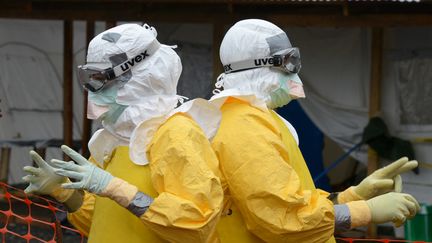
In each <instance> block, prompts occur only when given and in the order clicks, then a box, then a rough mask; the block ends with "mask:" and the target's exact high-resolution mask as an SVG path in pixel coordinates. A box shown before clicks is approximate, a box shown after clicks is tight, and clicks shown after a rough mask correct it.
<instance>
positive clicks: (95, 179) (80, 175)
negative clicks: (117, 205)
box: [51, 145, 113, 195]
mask: <svg viewBox="0 0 432 243" xmlns="http://www.w3.org/2000/svg"><path fill="white" fill-rule="evenodd" d="M61 149H62V150H63V152H64V153H65V154H67V155H68V156H69V157H70V158H71V159H73V160H74V161H75V162H76V163H77V164H75V163H73V162H65V161H62V160H57V159H53V160H51V162H52V163H53V164H54V165H55V166H56V167H57V168H59V169H58V170H56V171H55V173H56V174H57V175H59V176H67V177H69V178H73V179H75V180H76V182H69V183H63V184H62V187H63V188H69V189H84V190H86V191H89V192H91V193H95V194H98V195H99V194H101V193H102V191H103V190H104V189H105V188H106V187H107V185H108V183H109V182H110V181H111V180H112V179H113V176H112V175H111V174H110V173H109V172H107V171H105V170H102V169H100V168H99V167H97V166H95V165H94V164H92V163H91V162H89V161H87V159H86V158H84V157H82V156H81V155H80V154H79V153H77V152H75V151H74V150H73V149H71V148H69V147H68V146H66V145H62V146H61Z"/></svg>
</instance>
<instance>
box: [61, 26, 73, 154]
mask: <svg viewBox="0 0 432 243" xmlns="http://www.w3.org/2000/svg"><path fill="white" fill-rule="evenodd" d="M72 63H73V21H71V20H64V21H63V143H64V144H66V145H68V146H72V139H73V123H72V119H73V85H72V79H73V76H72ZM64 158H65V160H67V157H66V156H65V157H64Z"/></svg>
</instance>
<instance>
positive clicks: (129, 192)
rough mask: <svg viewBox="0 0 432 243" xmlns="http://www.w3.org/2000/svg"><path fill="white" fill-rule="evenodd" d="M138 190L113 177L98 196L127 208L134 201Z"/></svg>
mask: <svg viewBox="0 0 432 243" xmlns="http://www.w3.org/2000/svg"><path fill="white" fill-rule="evenodd" d="M137 192H138V188H137V187H136V186H134V185H131V184H129V183H128V182H126V181H124V180H122V179H120V178H117V177H114V178H113V179H112V180H111V181H110V182H109V183H108V185H107V186H106V187H105V188H104V189H103V190H102V192H101V193H100V194H99V195H100V196H102V197H109V198H111V199H112V200H114V201H115V202H117V203H118V204H120V205H121V206H123V207H125V208H126V207H127V206H128V205H129V204H130V202H131V201H132V200H133V199H134V197H135V195H136V194H137Z"/></svg>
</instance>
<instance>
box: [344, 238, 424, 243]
mask: <svg viewBox="0 0 432 243" xmlns="http://www.w3.org/2000/svg"><path fill="white" fill-rule="evenodd" d="M337 240H338V242H348V243H392V242H404V243H431V242H426V241H409V240H387V239H352V238H337Z"/></svg>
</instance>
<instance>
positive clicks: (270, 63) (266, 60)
mask: <svg viewBox="0 0 432 243" xmlns="http://www.w3.org/2000/svg"><path fill="white" fill-rule="evenodd" d="M275 64H276V65H275ZM281 64H282V59H280V57H278V58H276V59H275V58H274V57H263V58H258V59H253V60H245V61H239V62H233V63H230V64H227V65H224V72H225V73H227V74H228V73H233V72H239V71H245V70H248V69H253V68H259V67H275V66H281Z"/></svg>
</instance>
